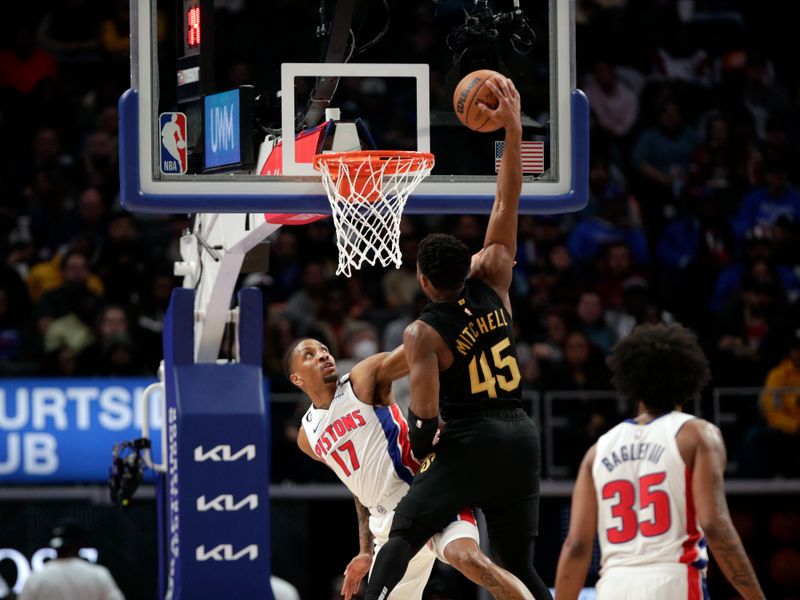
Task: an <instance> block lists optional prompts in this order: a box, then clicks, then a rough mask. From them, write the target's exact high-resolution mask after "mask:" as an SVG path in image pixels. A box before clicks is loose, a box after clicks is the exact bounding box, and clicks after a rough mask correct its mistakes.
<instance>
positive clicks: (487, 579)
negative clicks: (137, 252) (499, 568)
mask: <svg viewBox="0 0 800 600" xmlns="http://www.w3.org/2000/svg"><path fill="white" fill-rule="evenodd" d="M481 586H482V587H483V588H485V589H486V591H487V592H489V593H490V594H491V595H492V597H493V598H494V599H495V600H512V598H514V595H513V594H512V591H511V590H508V589H506V587H505V586H504V585H503V582H502V581H498V580H497V578H496V577H495V576H494V575H492V574H491V573H484V574H483V575H481Z"/></svg>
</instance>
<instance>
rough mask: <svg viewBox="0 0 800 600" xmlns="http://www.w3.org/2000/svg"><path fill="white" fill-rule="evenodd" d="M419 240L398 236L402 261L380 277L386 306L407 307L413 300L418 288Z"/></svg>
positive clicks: (394, 307)
mask: <svg viewBox="0 0 800 600" xmlns="http://www.w3.org/2000/svg"><path fill="white" fill-rule="evenodd" d="M418 246H419V240H418V239H417V238H415V237H409V236H404V237H401V238H400V252H401V254H402V256H403V262H402V264H401V265H400V268H399V269H389V270H388V271H386V273H385V274H384V275H383V277H382V279H381V288H382V289H383V298H384V301H385V302H386V307H387V308H389V309H393V310H397V309H402V308H404V307H408V306H410V305H411V303H412V302H413V301H414V295H415V294H416V293H417V291H418V290H419V285H418V284H417V247H418Z"/></svg>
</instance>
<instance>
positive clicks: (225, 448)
mask: <svg viewBox="0 0 800 600" xmlns="http://www.w3.org/2000/svg"><path fill="white" fill-rule="evenodd" d="M240 458H244V459H246V460H247V461H251V460H255V458H256V446H255V444H248V445H247V446H245V447H244V448H242V449H240V450H237V451H236V452H234V451H233V450H231V447H230V446H229V445H227V444H220V445H218V446H213V447H211V448H209V449H208V450H203V446H197V447H196V448H195V449H194V461H195V462H205V461H207V460H210V461H212V462H236V461H237V460H239V459H240Z"/></svg>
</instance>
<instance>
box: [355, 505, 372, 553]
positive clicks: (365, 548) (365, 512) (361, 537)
mask: <svg viewBox="0 0 800 600" xmlns="http://www.w3.org/2000/svg"><path fill="white" fill-rule="evenodd" d="M353 500H354V501H355V503H356V515H357V516H358V551H359V552H366V553H367V554H370V555H371V554H372V542H373V536H372V532H371V531H370V530H369V509H368V508H367V507H366V506H364V505H363V504H361V502H359V501H358V498H356V497H355V496H353Z"/></svg>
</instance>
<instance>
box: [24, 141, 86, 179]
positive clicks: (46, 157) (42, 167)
mask: <svg viewBox="0 0 800 600" xmlns="http://www.w3.org/2000/svg"><path fill="white" fill-rule="evenodd" d="M62 146H63V145H62V142H61V136H60V135H59V134H58V131H56V129H55V128H53V127H42V128H41V129H39V130H38V131H37V132H36V134H35V135H34V137H33V142H32V144H31V152H32V157H31V158H32V160H31V161H30V162H29V163H27V164H26V165H25V167H24V170H25V180H26V183H31V182H32V181H33V180H34V179H35V174H36V173H38V172H40V171H46V172H49V173H51V174H52V175H53V176H54V177H55V178H56V181H57V182H58V183H59V184H60V185H61V186H62V187H63V189H64V190H67V191H72V188H73V187H74V185H75V184H76V182H77V179H78V173H77V168H78V165H76V161H75V157H74V156H73V155H72V154H70V153H69V152H65V151H64V149H63V147H62Z"/></svg>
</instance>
